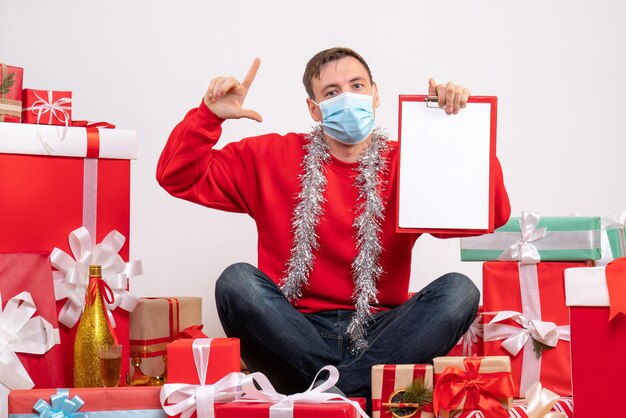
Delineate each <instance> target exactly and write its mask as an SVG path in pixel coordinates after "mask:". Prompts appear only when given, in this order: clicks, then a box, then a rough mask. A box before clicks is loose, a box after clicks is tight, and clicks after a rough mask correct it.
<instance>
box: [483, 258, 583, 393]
mask: <svg viewBox="0 0 626 418" xmlns="http://www.w3.org/2000/svg"><path fill="white" fill-rule="evenodd" d="M583 266H585V263H583V262H569V263H566V262H563V263H558V262H545V263H538V264H522V263H515V262H498V261H493V262H486V263H484V264H483V306H484V310H485V312H484V313H483V318H484V329H483V333H484V352H485V355H487V356H496V355H498V356H502V355H506V356H509V357H511V368H512V372H513V377H514V381H515V389H516V392H515V396H517V397H520V396H523V394H524V393H525V392H526V390H528V388H530V386H532V385H533V384H534V383H536V382H541V383H542V384H543V386H545V387H546V388H547V389H550V390H552V391H554V392H556V393H558V394H560V395H562V396H569V395H571V373H570V342H569V341H570V331H569V311H568V309H567V306H565V289H564V285H563V271H564V270H565V269H566V268H570V267H583Z"/></svg>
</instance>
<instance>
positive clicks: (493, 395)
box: [433, 357, 515, 418]
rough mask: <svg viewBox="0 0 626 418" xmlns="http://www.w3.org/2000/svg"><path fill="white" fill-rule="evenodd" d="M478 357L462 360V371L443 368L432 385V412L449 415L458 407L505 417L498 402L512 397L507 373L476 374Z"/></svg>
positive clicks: (511, 383) (510, 380)
mask: <svg viewBox="0 0 626 418" xmlns="http://www.w3.org/2000/svg"><path fill="white" fill-rule="evenodd" d="M481 361H482V358H481V357H467V358H464V359H463V365H464V366H465V370H461V369H458V368H456V367H447V368H446V369H445V370H444V372H443V373H442V374H441V377H440V378H439V379H438V380H437V383H436V384H435V392H434V394H433V398H434V409H435V411H437V412H438V411H439V410H440V409H444V410H446V411H453V410H455V409H457V408H458V407H459V405H461V402H463V399H465V404H464V405H463V409H465V410H475V409H478V410H480V411H482V412H483V413H484V414H485V416H488V417H503V418H506V417H508V416H509V415H508V413H507V412H506V410H505V409H504V407H503V406H502V404H501V403H500V401H498V399H500V398H510V397H513V395H514V394H515V385H514V384H513V378H512V376H511V372H494V373H479V369H480V363H481Z"/></svg>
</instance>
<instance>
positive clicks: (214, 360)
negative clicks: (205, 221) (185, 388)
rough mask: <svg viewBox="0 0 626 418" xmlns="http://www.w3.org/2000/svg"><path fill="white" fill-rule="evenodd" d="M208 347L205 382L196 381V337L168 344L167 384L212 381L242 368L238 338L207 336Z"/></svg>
mask: <svg viewBox="0 0 626 418" xmlns="http://www.w3.org/2000/svg"><path fill="white" fill-rule="evenodd" d="M206 340H208V344H209V346H210V348H209V351H208V354H207V358H208V363H207V366H206V368H207V371H206V375H205V379H204V382H200V381H199V377H198V372H197V370H196V362H195V359H194V344H197V342H198V341H200V340H198V339H195V340H189V339H187V340H178V341H174V342H172V343H169V344H168V345H167V373H168V377H167V381H168V383H188V384H207V385H208V384H212V383H215V382H217V381H218V380H219V379H221V378H222V377H224V376H226V375H227V374H229V373H231V372H239V371H241V369H240V366H241V363H240V360H239V358H240V351H239V339H237V338H207V339H206Z"/></svg>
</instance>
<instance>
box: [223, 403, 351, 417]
mask: <svg viewBox="0 0 626 418" xmlns="http://www.w3.org/2000/svg"><path fill="white" fill-rule="evenodd" d="M271 406H272V404H270V403H266V402H265V403H264V402H230V403H225V404H222V405H219V406H218V407H217V408H216V409H215V417H216V418H241V417H246V418H270V417H271V416H270V407H271ZM358 416H359V415H358V414H357V411H356V409H355V408H354V406H352V405H350V404H349V403H346V402H333V403H321V404H313V403H309V404H305V403H299V404H295V405H294V407H293V418H319V417H324V418H357V417H358Z"/></svg>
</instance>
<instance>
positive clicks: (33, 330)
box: [0, 253, 65, 418]
mask: <svg viewBox="0 0 626 418" xmlns="http://www.w3.org/2000/svg"><path fill="white" fill-rule="evenodd" d="M58 342H59V330H58V324H57V318H56V308H55V302H54V290H53V288H52V270H51V267H50V261H49V260H48V255H47V254H45V253H39V254H37V253H33V254H0V417H2V418H4V417H6V416H7V415H6V414H7V396H8V393H9V391H10V390H16V389H31V388H33V387H39V388H41V387H51V386H52V387H54V386H56V385H58V384H61V383H63V382H64V377H65V369H64V367H63V362H62V352H61V350H60V349H61V347H60V346H59V345H58Z"/></svg>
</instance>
